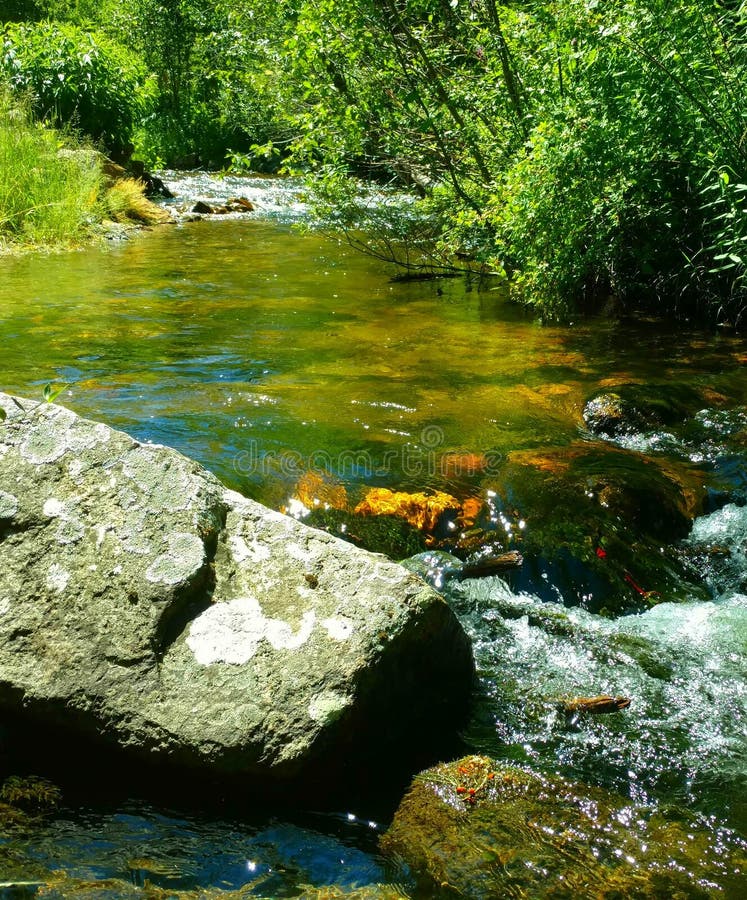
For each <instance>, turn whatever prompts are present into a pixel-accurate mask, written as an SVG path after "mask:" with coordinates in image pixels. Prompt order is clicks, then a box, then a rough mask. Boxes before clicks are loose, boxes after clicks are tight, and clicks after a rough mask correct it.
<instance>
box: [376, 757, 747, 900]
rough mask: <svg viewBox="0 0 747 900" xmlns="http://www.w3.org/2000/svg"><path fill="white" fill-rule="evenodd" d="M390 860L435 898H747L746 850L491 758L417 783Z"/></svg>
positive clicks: (397, 820) (393, 837)
mask: <svg viewBox="0 0 747 900" xmlns="http://www.w3.org/2000/svg"><path fill="white" fill-rule="evenodd" d="M381 849H382V851H383V852H384V853H385V854H387V855H389V856H392V857H394V858H396V859H398V860H399V861H402V862H404V863H406V864H407V865H408V866H409V867H410V869H411V872H412V875H413V876H414V878H415V879H416V881H417V882H418V886H419V889H422V891H423V892H424V894H425V895H426V896H430V897H444V898H449V897H462V898H465V897H466V898H474V900H483V898H485V900H487V898H498V897H531V898H533V900H541V898H564V900H565V898H567V900H571V898H574V900H577V898H589V900H591V898H594V900H599V898H606V900H613V898H614V900H619V898H623V897H626V898H628V897H631V898H632V897H635V898H652V900H653V898H657V900H658V898H665V897H666V898H670V897H679V898H705V897H721V898H723V900H727V898H734V900H736V898H737V897H742V896H743V891H742V889H743V881H742V879H743V877H744V875H743V873H744V871H745V865H747V845H745V843H744V842H743V841H740V840H739V839H737V838H736V837H733V836H730V835H729V836H725V835H724V834H723V833H719V834H718V835H715V834H714V833H711V832H709V831H708V830H706V829H705V828H704V827H699V826H697V825H694V824H693V823H692V822H688V823H683V822H679V821H677V820H674V819H668V818H667V817H666V816H665V815H663V814H661V813H658V812H651V811H650V810H648V809H644V808H637V807H635V806H634V805H633V804H631V802H630V800H626V799H625V798H623V797H618V796H616V795H614V794H610V793H607V792H605V791H603V790H600V789H597V788H591V787H588V786H586V785H579V784H573V783H572V782H569V781H566V780H564V779H562V778H560V777H557V776H553V777H549V776H544V775H538V774H536V773H534V772H531V771H529V770H527V769H523V768H519V767H514V766H507V765H504V764H502V763H496V762H494V761H493V760H491V759H489V758H487V757H482V756H471V757H465V758H464V759H461V760H458V761H456V762H452V763H445V764H441V765H438V766H436V767H434V768H432V769H429V770H427V771H426V772H424V773H422V774H421V775H419V776H417V777H416V778H415V780H414V782H413V784H412V786H411V788H410V790H409V792H408V793H407V795H406V796H405V798H404V799H403V801H402V803H401V804H400V807H399V809H398V810H397V813H396V815H395V817H394V821H393V823H392V825H391V827H390V828H389V830H388V831H387V832H386V833H385V834H384V835H383V837H382V839H381Z"/></svg>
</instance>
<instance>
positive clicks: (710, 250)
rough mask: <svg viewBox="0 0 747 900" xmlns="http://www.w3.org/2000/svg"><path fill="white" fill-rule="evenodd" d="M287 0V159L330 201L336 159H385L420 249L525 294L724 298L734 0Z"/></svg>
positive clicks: (738, 23)
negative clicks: (427, 222)
mask: <svg viewBox="0 0 747 900" xmlns="http://www.w3.org/2000/svg"><path fill="white" fill-rule="evenodd" d="M297 7H298V19H297V22H296V25H295V28H294V31H293V34H292V35H291V36H290V37H289V38H288V39H287V40H286V45H285V46H286V49H287V50H288V52H289V54H290V56H291V58H292V62H293V69H292V81H293V83H294V84H295V85H296V87H297V89H300V90H301V91H302V97H303V101H304V103H303V106H302V107H300V108H299V111H298V113H297V115H296V122H297V135H298V136H297V138H296V140H295V142H294V145H293V149H294V153H293V159H294V160H295V161H296V163H297V164H299V165H301V166H312V167H313V166H319V165H320V164H321V167H322V169H323V172H324V173H325V178H324V185H323V187H324V194H325V205H326V208H327V209H334V208H335V206H336V205H337V204H336V198H337V199H338V200H339V205H340V206H342V207H344V208H346V209H348V208H349V205H348V197H349V191H347V189H345V188H343V187H342V181H343V180H344V175H345V173H348V174H349V175H352V176H356V175H360V174H365V175H367V176H371V175H375V176H378V177H380V178H385V179H386V178H391V179H393V180H394V181H396V182H398V183H399V184H405V185H407V184H408V183H409V185H410V186H414V187H415V188H416V189H417V190H418V192H419V193H421V194H425V195H426V198H425V200H424V201H423V202H421V208H422V212H423V214H424V215H426V216H430V217H431V218H432V219H433V220H434V224H433V226H432V228H431V233H432V235H433V238H432V241H433V246H434V247H435V248H436V249H438V250H439V251H440V252H442V253H443V251H444V250H449V249H450V250H451V253H452V256H453V254H454V251H459V256H461V257H462V258H464V257H467V258H468V259H469V261H470V265H471V266H472V267H475V266H478V267H484V268H487V269H488V270H490V271H494V272H501V271H506V272H508V274H509V275H510V276H511V279H512V284H513V289H514V292H515V294H516V295H517V296H518V297H520V298H521V299H522V300H524V301H525V302H530V303H534V304H536V305H538V306H539V307H540V308H542V309H543V310H551V311H565V310H569V309H572V308H574V307H577V306H579V305H585V306H587V307H590V308H598V307H599V306H601V305H602V304H603V303H604V302H605V301H606V300H607V299H608V298H612V297H614V298H615V299H616V300H618V301H622V302H630V303H631V304H633V303H635V304H638V305H640V304H641V303H643V304H648V305H652V306H656V308H660V309H663V310H666V311H670V312H671V311H674V312H677V313H681V314H690V313H692V312H696V313H698V314H700V315H705V316H711V317H721V316H728V317H730V318H731V319H732V320H736V319H737V318H739V316H740V315H741V312H742V308H743V307H744V306H746V305H747V295H746V294H745V284H744V277H743V275H744V269H743V263H742V260H743V259H744V242H743V237H744V236H745V235H747V223H746V222H745V207H744V196H745V192H744V191H743V190H742V185H743V184H745V183H747V173H746V172H745V168H746V165H745V162H746V160H747V145H746V144H745V134H747V102H746V101H745V97H747V30H746V29H745V27H744V26H745V24H747V11H746V10H747V6H746V5H745V4H744V3H741V4H740V3H731V4H728V5H727V4H722V3H716V2H714V0H693V2H684V0H676V2H671V0H666V2H665V0H605V2H600V0H564V2H560V0H555V2H552V0H534V2H532V0H527V2H522V3H515V4H511V5H498V4H497V3H495V2H492V0H471V2H466V0H455V2H436V0H418V2H408V3H405V2H403V0H375V2H374V0H354V2H342V0H317V2H301V3H298V4H297ZM722 173H726V174H727V175H728V176H729V177H728V179H724V177H723V176H722ZM409 218H410V221H411V222H412V223H413V227H414V228H416V229H417V230H418V232H419V233H422V231H423V228H422V216H412V215H410V217H409ZM365 220H366V218H365V211H364V216H363V218H362V221H365ZM377 243H380V241H378V242H377ZM393 249H394V252H393V253H392V256H393V257H395V258H397V259H398V261H401V259H400V256H401V254H400V252H399V247H398V246H394V245H393Z"/></svg>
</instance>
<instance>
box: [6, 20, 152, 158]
mask: <svg viewBox="0 0 747 900" xmlns="http://www.w3.org/2000/svg"><path fill="white" fill-rule="evenodd" d="M0 75H1V76H4V77H5V78H6V79H7V80H8V82H9V83H10V85H11V87H12V88H13V89H14V90H16V91H17V92H19V93H29V94H31V95H32V96H33V98H34V109H35V111H36V113H37V114H38V115H40V116H41V117H43V118H45V119H47V120H48V121H50V122H52V123H53V124H55V125H58V126H59V125H68V126H70V125H72V126H74V127H76V128H79V129H80V130H81V131H83V132H84V133H85V134H86V135H88V136H89V137H91V138H93V139H94V140H100V141H102V142H103V143H104V144H105V145H106V147H107V148H108V149H109V150H112V151H121V150H123V149H124V148H125V147H126V146H127V144H128V142H129V139H130V134H131V131H132V128H133V125H134V123H135V121H136V119H137V118H138V117H139V116H140V115H141V114H142V113H143V112H144V109H145V103H146V96H147V92H146V77H145V71H144V69H143V67H142V66H141V65H140V64H139V62H138V60H137V59H136V58H135V57H134V56H133V55H132V54H131V53H129V52H128V51H127V50H125V49H124V48H123V47H122V46H121V45H119V44H117V43H115V42H114V41H112V40H111V39H109V38H107V37H106V36H104V35H102V34H96V33H93V32H90V31H87V30H84V29H82V28H78V27H76V26H73V25H66V24H56V23H50V22H42V23H38V24H18V25H11V26H8V27H7V28H6V30H5V34H4V37H3V42H2V50H1V51H0Z"/></svg>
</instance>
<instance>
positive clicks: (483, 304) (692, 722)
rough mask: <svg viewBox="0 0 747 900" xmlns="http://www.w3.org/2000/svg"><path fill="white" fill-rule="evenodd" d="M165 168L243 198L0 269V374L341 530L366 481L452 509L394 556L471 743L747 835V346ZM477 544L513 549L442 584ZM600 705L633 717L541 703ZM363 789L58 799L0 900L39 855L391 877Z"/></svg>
mask: <svg viewBox="0 0 747 900" xmlns="http://www.w3.org/2000/svg"><path fill="white" fill-rule="evenodd" d="M163 177H164V180H165V181H166V182H167V184H169V185H170V186H172V188H173V190H174V191H175V193H177V194H178V195H179V196H180V197H181V198H183V197H189V198H197V197H202V198H203V199H207V200H216V199H225V198H227V197H230V196H236V195H239V194H240V195H241V196H245V197H247V198H249V199H250V200H252V202H253V203H254V204H255V205H256V212H254V213H251V214H249V215H243V216H238V215H236V216H223V217H215V218H210V219H206V220H203V221H194V222H188V223H183V224H178V225H174V226H167V227H162V228H159V229H156V230H154V231H152V232H150V233H143V234H138V235H135V236H134V237H132V238H131V239H129V240H127V241H123V242H122V243H117V244H113V245H112V246H111V247H108V248H103V249H102V248H90V249H85V250H81V251H78V252H74V253H69V254H57V255H55V254H52V255H42V254H29V255H25V256H20V257H15V258H3V259H0V273H1V275H2V277H1V278H0V338H1V342H2V354H0V388H1V389H2V390H5V391H9V392H14V393H17V394H21V395H24V396H28V397H41V391H42V389H43V386H44V385H45V384H47V383H48V382H51V381H55V382H61V383H66V384H67V387H66V388H65V390H64V392H63V393H62V395H61V397H60V402H63V403H65V404H66V405H68V406H69V407H70V408H72V409H74V410H75V411H76V412H77V413H79V414H81V415H84V416H88V417H90V418H93V419H98V420H101V421H104V422H106V423H107V424H109V425H111V426H113V427H115V428H120V429H122V430H124V431H127V432H128V433H129V434H131V435H133V436H134V437H136V438H137V439H139V440H143V441H152V442H156V443H162V444H167V445H169V446H172V447H175V448H176V449H178V450H180V451H181V452H182V453H184V454H186V455H187V456H189V457H191V458H193V459H195V460H197V461H199V462H200V463H202V464H203V465H205V466H206V467H207V468H209V469H210V470H212V471H213V472H214V473H215V474H216V475H217V476H218V477H219V478H221V479H222V480H223V481H224V482H225V483H227V484H228V485H229V486H230V487H232V488H234V489H236V490H239V491H241V492H242V493H244V494H247V495H249V496H251V497H253V498H254V499H256V500H259V501H261V502H262V503H265V504H266V505H268V506H270V507H273V508H275V509H281V510H284V511H287V512H289V513H291V514H294V515H297V516H299V517H301V518H308V519H309V521H312V522H313V523H314V524H316V525H323V526H325V527H328V528H330V530H333V531H334V530H335V529H337V530H338V531H339V532H340V533H344V532H345V529H346V528H347V524H346V522H347V520H345V522H343V519H342V518H341V508H343V507H344V508H345V509H346V510H347V511H348V512H350V511H352V510H353V509H354V507H355V506H356V504H357V503H359V502H360V501H361V500H362V499H363V498H364V497H365V495H366V493H367V491H369V490H370V489H371V488H388V489H390V490H396V491H407V492H416V491H424V490H425V491H433V492H435V491H439V492H444V493H446V494H448V495H449V496H451V497H454V498H456V500H458V502H459V503H460V504H462V508H463V509H467V508H469V509H472V510H473V511H474V512H473V515H472V516H471V517H470V521H469V522H467V523H466V524H465V522H464V517H463V519H460V520H458V521H457V522H456V523H454V522H452V523H451V525H450V526H449V527H448V528H447V529H446V532H445V533H444V534H441V535H438V536H436V538H437V539H436V545H434V546H433V547H429V548H426V547H425V546H415V544H416V543H417V540H416V538H413V537H412V536H411V535H406V536H405V539H403V542H402V548H403V549H402V550H401V551H400V552H395V551H390V552H391V553H392V555H395V556H396V557H397V558H403V557H406V556H407V557H412V559H411V561H410V562H409V563H408V565H410V566H411V567H412V568H414V569H416V570H417V571H419V572H421V574H423V575H424V577H426V578H429V579H430V580H431V581H432V582H433V583H434V584H436V585H438V586H441V587H442V588H443V590H444V592H445V594H446V596H447V598H448V599H449V601H450V603H451V604H452V606H453V608H454V609H455V611H456V612H457V614H458V616H459V617H460V620H461V621H462V623H463V625H464V626H465V628H466V630H467V631H468V633H469V635H470V637H471V638H472V640H473V642H474V647H475V655H476V660H477V664H478V670H479V675H480V686H479V691H478V696H477V699H476V703H475V710H474V713H473V716H472V720H471V722H470V725H469V727H468V729H467V731H466V733H465V735H464V739H465V741H466V744H467V746H468V747H469V748H470V749H471V750H474V751H475V752H484V753H486V754H489V755H492V756H495V757H497V758H499V759H506V760H510V761H514V762H519V763H521V764H528V765H530V766H532V767H533V768H535V769H536V770H537V771H545V772H553V773H559V774H562V775H565V776H567V777H569V778H571V779H577V780H579V781H582V782H585V783H588V784H593V785H599V786H602V787H605V788H608V789H611V790H613V791H615V792H617V793H618V794H622V795H623V796H624V797H626V798H629V799H630V801H631V803H633V804H638V805H640V806H641V807H651V806H657V807H661V808H664V809H667V810H670V811H671V814H672V815H679V814H680V813H681V814H683V815H687V816H694V817H697V819H698V821H699V822H700V824H701V825H702V826H703V827H705V828H706V829H708V830H710V831H711V832H712V833H713V835H714V836H718V835H719V834H727V833H728V834H729V839H730V840H732V839H735V838H734V834H736V835H742V837H745V836H747V653H746V651H747V505H745V504H747V465H746V464H745V460H746V459H747V365H745V363H747V338H745V337H742V336H740V335H736V334H732V333H729V332H726V331H725V332H723V333H712V332H703V331H700V330H698V329H696V328H689V327H687V326H684V327H683V326H680V327H678V328H677V329H675V328H674V327H672V326H671V325H669V324H667V323H665V322H662V321H655V320H640V319H639V320H621V321H613V320H606V319H600V320H581V321H578V322H574V323H571V324H567V325H560V324H552V323H550V324H548V323H542V322H540V321H539V320H538V319H537V318H536V317H534V316H532V315H531V314H530V313H527V312H526V311H523V310H520V309H518V308H516V307H515V306H512V305H510V304H509V303H507V301H506V297H505V293H504V291H503V289H502V287H501V285H500V284H498V283H493V282H486V283H484V284H476V283H468V282H467V281H465V280H462V279H448V280H437V281H435V280H434V281H411V282H403V281H396V280H392V277H391V276H392V272H390V271H389V270H388V269H387V268H386V266H384V265H383V264H382V263H380V262H378V261H376V260H373V259H369V258H367V257H365V256H361V255H360V254H358V253H356V252H354V251H352V250H351V249H349V248H348V247H347V246H346V245H345V244H344V243H341V242H338V241H336V240H333V239H330V238H328V237H325V236H323V235H321V234H319V233H316V232H314V231H309V230H299V229H298V228H297V227H296V225H297V223H298V222H300V221H302V220H303V216H304V205H303V194H302V192H301V188H300V186H299V185H297V184H295V183H293V182H292V181H281V180H272V179H258V178H254V179H227V180H225V181H222V182H221V181H218V180H216V179H212V178H209V177H207V176H204V175H200V174H196V175H191V176H182V175H179V176H177V175H176V174H175V173H165V174H164V176H163ZM619 385H628V386H633V388H634V389H636V390H639V391H644V392H645V391H649V392H653V394H654V395H655V396H656V397H657V398H660V397H664V398H665V399H667V398H668V396H669V395H668V394H667V392H668V391H670V390H676V397H675V399H674V400H672V401H671V403H670V407H671V406H672V405H675V406H676V407H677V409H678V410H679V412H678V415H676V416H673V417H671V419H669V420H667V421H664V420H660V421H653V422H643V423H641V422H637V423H636V425H635V427H630V428H626V429H624V431H623V432H622V433H620V434H612V435H600V434H599V433H595V432H594V431H593V430H592V429H590V427H589V426H588V423H585V422H584V419H583V411H584V407H585V404H586V402H587V400H588V399H589V398H590V397H592V396H594V395H597V394H599V393H600V392H604V391H614V390H615V389H616V387H617V386H619ZM675 401H676V402H675ZM668 402H669V400H668ZM665 418H666V417H665ZM670 509H671V510H672V512H671V514H670ZM310 511H311V513H310V515H309V512H310ZM335 514H337V515H338V518H337V519H335V518H334V516H335ZM325 515H326V516H327V517H326V518H325ZM677 516H680V517H681V518H682V521H683V522H685V525H684V526H683V525H682V524H681V523H680V522H679V519H678V518H677ZM315 517H316V518H315ZM691 518H692V519H694V525H693V526H692V528H690V525H689V521H690V519H691ZM411 538H412V540H411ZM398 540H399V538H398ZM413 541H414V543H413ZM397 546H399V545H397ZM486 548H487V549H488V550H489V551H490V552H495V551H496V550H501V551H504V550H511V549H515V550H520V551H521V552H522V554H523V556H524V564H523V566H521V568H520V569H516V570H512V571H509V572H507V573H506V574H505V575H502V576H501V577H497V576H495V575H491V576H489V577H486V578H479V579H477V578H475V579H466V580H462V581H459V580H456V579H452V580H446V579H444V574H443V573H444V571H445V570H446V571H448V570H449V567H450V566H457V567H458V566H459V564H460V562H462V561H464V559H466V558H479V554H480V553H481V552H483V551H484V550H485V549H486ZM601 694H609V695H612V696H625V697H627V698H630V699H631V705H630V708H629V709H627V710H626V711H624V712H620V713H615V714H613V715H608V716H586V717H584V716H569V715H567V714H566V713H564V712H563V711H562V709H561V707H560V706H559V702H560V701H561V700H562V699H563V698H572V697H579V696H584V697H590V696H596V695H601ZM3 774H4V773H3ZM19 774H26V773H19ZM0 780H1V779H0ZM356 803H357V801H356V799H355V798H351V807H350V808H349V809H341V810H338V811H336V812H332V813H329V812H324V813H322V812H318V811H314V810H291V811H288V810H273V809H252V810H251V811H249V812H244V814H239V813H237V812H236V811H235V810H231V811H228V810H226V811H225V813H224V814H222V813H221V812H220V810H218V811H217V812H216V811H215V810H211V811H205V810H200V809H195V808H193V807H191V806H190V796H189V792H188V790H185V794H184V798H183V803H182V802H180V803H179V804H178V805H177V806H174V807H171V806H168V805H159V804H157V803H155V802H153V801H148V800H145V799H143V798H142V797H138V796H122V795H121V793H118V792H115V791H112V796H110V797H98V798H94V797H92V796H86V795H85V792H83V794H81V795H78V794H77V793H76V792H75V791H72V792H71V793H70V794H69V795H66V794H65V793H64V791H63V801H62V804H61V805H60V807H59V809H58V810H57V811H56V812H55V813H54V814H53V815H52V816H50V817H48V818H47V819H45V820H43V822H41V823H40V824H39V825H38V826H37V827H36V828H35V829H34V830H33V832H31V833H29V832H23V833H20V832H19V833H15V832H14V831H13V830H12V829H10V830H5V829H0V883H2V882H3V881H10V880H12V879H16V880H27V881H29V885H28V886H27V887H25V888H13V889H11V888H3V887H1V886H0V898H5V897H16V896H34V895H35V893H36V891H37V887H38V884H35V882H34V878H35V876H34V874H33V873H34V871H36V868H38V869H39V870H40V871H41V870H44V871H50V870H64V872H65V873H67V874H68V875H69V876H70V877H74V878H79V879H106V878H118V879H123V880H124V881H126V882H128V883H129V884H131V885H132V886H133V890H135V889H139V888H140V887H142V886H143V885H144V884H145V881H146V880H147V881H148V882H149V883H151V884H155V885H157V886H161V887H164V888H166V889H169V890H190V889H196V888H216V889H238V888H240V887H242V886H246V885H249V887H247V888H246V891H245V896H247V897H248V896H256V897H290V896H297V895H298V894H299V893H300V892H301V890H302V886H304V885H313V886H316V887H324V886H327V885H337V886H339V887H340V888H341V889H350V888H353V887H355V886H358V885H367V884H372V883H377V882H381V883H384V882H394V883H401V884H402V885H403V886H404V888H405V889H407V887H408V882H407V873H406V872H403V871H401V870H398V869H397V868H396V867H393V866H392V865H391V864H389V863H387V862H385V861H384V860H383V858H381V857H380V856H379V855H378V853H377V849H376V846H377V839H378V837H379V835H380V834H381V832H382V830H383V829H384V828H385V827H386V825H387V817H388V816H391V813H392V812H393V809H391V808H388V807H386V805H385V807H384V808H383V809H373V808H359V807H358V806H357V805H356ZM35 867H36V868H35ZM6 870H7V871H6ZM45 896H51V897H54V896H57V895H56V894H55V893H54V892H52V893H45ZM59 896H62V894H59ZM87 896H90V895H87ZM95 896H97V897H99V896H100V897H105V896H112V897H114V896H118V894H117V893H116V892H114V893H111V894H107V893H106V892H105V891H104V890H103V889H102V891H100V892H98V893H97V894H96V895H95ZM723 896H726V895H723ZM735 896H736V895H735Z"/></svg>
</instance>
